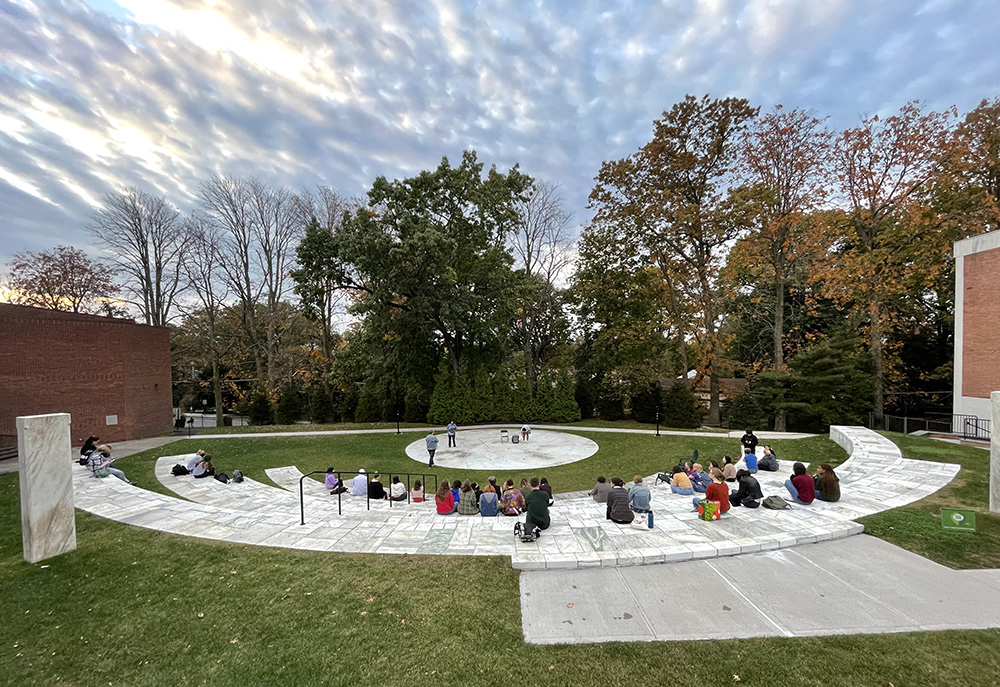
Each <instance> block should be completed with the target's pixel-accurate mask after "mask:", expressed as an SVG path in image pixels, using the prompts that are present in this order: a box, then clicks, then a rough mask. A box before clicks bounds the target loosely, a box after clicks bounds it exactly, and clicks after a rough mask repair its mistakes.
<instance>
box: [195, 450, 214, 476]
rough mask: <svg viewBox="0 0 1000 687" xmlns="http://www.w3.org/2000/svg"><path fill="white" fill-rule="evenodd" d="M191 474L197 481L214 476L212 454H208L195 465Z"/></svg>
mask: <svg viewBox="0 0 1000 687" xmlns="http://www.w3.org/2000/svg"><path fill="white" fill-rule="evenodd" d="M191 474H192V475H194V478H195V479H201V478H203V477H212V476H214V475H215V468H214V467H212V454H211V453H206V454H205V455H203V456H202V457H201V460H199V461H198V462H197V463H195V464H194V469H193V470H191Z"/></svg>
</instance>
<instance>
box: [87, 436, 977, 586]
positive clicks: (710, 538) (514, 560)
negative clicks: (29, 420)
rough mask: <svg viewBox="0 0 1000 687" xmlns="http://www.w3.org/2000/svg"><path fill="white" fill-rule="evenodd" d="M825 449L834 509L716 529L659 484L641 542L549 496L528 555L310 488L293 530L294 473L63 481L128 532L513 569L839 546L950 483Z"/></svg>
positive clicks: (489, 538) (429, 515) (461, 521)
mask: <svg viewBox="0 0 1000 687" xmlns="http://www.w3.org/2000/svg"><path fill="white" fill-rule="evenodd" d="M467 433H468V432H467ZM258 436H259V435H258ZM567 436H575V435H567ZM712 436H718V435H717V434H715V435H712ZM831 438H832V439H833V440H834V441H836V442H837V443H838V444H840V445H841V446H843V447H844V448H845V449H846V450H847V451H848V452H849V453H850V454H851V457H850V458H849V459H848V460H847V461H846V462H845V463H844V464H843V465H842V466H840V467H839V468H838V469H837V472H838V474H839V475H840V477H841V489H842V492H843V498H842V500H841V501H839V502H836V503H824V502H818V501H817V502H815V503H814V504H813V505H810V506H802V507H793V508H792V509H791V510H788V511H769V510H765V509H757V510H754V511H749V510H745V509H734V510H733V511H731V513H730V514H727V515H726V516H725V517H724V518H723V519H722V520H720V521H717V522H703V521H701V520H699V519H698V518H697V517H696V514H695V513H693V512H691V497H689V496H680V495H673V494H671V493H670V490H669V488H668V487H667V486H665V485H662V484H661V485H656V486H652V492H653V507H654V509H655V517H656V522H655V527H654V528H653V529H652V530H642V531H640V530H635V529H632V528H631V527H629V526H622V525H617V524H615V523H612V522H610V521H608V520H606V519H605V517H604V515H605V513H604V510H605V509H604V506H603V504H597V503H595V502H594V501H593V500H592V499H591V498H590V497H589V496H588V495H587V494H586V493H585V492H576V493H565V494H556V501H555V505H554V506H553V508H552V511H551V515H552V525H551V527H550V529H548V530H546V532H545V533H544V535H543V536H542V537H541V538H540V539H539V540H538V541H537V542H534V543H527V544H526V543H521V542H519V541H515V540H514V537H513V536H512V529H513V523H514V519H513V518H505V517H496V518H482V517H479V516H461V515H457V514H453V515H449V516H440V515H437V514H436V513H435V512H434V506H433V503H432V502H430V501H428V502H424V503H422V504H407V503H396V504H391V505H390V503H389V502H374V501H373V502H368V501H367V500H366V499H364V498H362V497H351V496H346V495H345V496H344V497H343V498H342V499H340V502H341V510H342V512H340V513H339V512H338V499H337V498H336V497H332V496H330V495H329V494H328V493H327V492H326V491H325V490H324V489H323V487H322V485H321V484H320V483H318V482H316V481H314V480H311V479H306V480H303V482H302V484H303V486H304V487H305V488H306V489H305V494H304V499H303V505H304V514H305V521H306V524H305V525H301V524H300V518H301V512H300V502H299V497H298V489H299V478H300V477H301V473H300V472H299V471H298V469H297V468H296V467H295V466H286V467H283V468H276V469H270V470H268V471H267V475H268V478H269V480H270V481H271V482H272V483H273V484H263V483H260V482H256V481H254V480H250V479H247V480H246V481H244V482H243V483H241V484H235V483H230V484H223V483H221V482H218V481H216V480H213V479H205V480H195V479H193V478H192V477H189V476H185V477H174V476H173V475H171V474H170V467H171V466H172V465H173V464H174V463H175V462H177V461H178V459H177V457H165V458H161V459H160V460H159V461H158V463H157V466H156V475H157V479H158V480H160V481H161V482H162V483H163V484H164V485H166V486H167V487H168V488H169V489H170V490H171V491H173V492H174V493H175V494H176V498H175V497H171V496H165V495H163V494H158V493H154V492H150V491H147V490H144V489H141V488H139V487H135V486H131V485H128V484H125V483H124V482H121V481H120V480H117V479H94V478H91V477H90V474H89V472H88V471H87V470H86V469H85V468H83V467H79V466H74V468H73V470H74V481H75V501H76V506H77V507H79V508H81V509H83V510H86V511H88V512H91V513H94V514H96V515H99V516H102V517H107V518H110V519H113V520H117V521H119V522H124V523H128V524H132V525H138V526H141V527H148V528H151V529H157V530H161V531H164V532H170V533H173V534H179V535H186V536H195V537H203V538H211V539H219V540H224V541H230V542H237V543H246V544H259V545H264V546H275V547H285V548H293V549H310V550H317V551H343V552H369V553H385V554H439V555H477V556H491V555H500V556H510V558H511V564H512V565H513V566H514V567H515V568H519V569H522V570H539V569H554V568H573V569H576V568H589V567H598V566H603V567H628V566H637V565H647V564H653V563H666V562H680V561H690V560H698V559H708V558H718V557H724V556H733V555H737V554H752V553H757V552H762V551H771V550H776V549H787V548H790V547H795V546H800V545H803V544H809V543H814V542H819V541H826V540H832V539H839V538H843V537H847V536H849V535H852V534H858V533H860V532H861V531H862V530H863V528H862V526H861V525H860V524H858V523H857V522H855V521H854V520H855V519H856V518H858V517H861V516H864V515H868V514H871V513H876V512H879V511H882V510H887V509H890V508H896V507H898V506H902V505H905V504H907V503H911V502H913V501H916V500H919V499H921V498H923V497H925V496H927V495H929V494H931V493H933V492H934V491H936V490H938V489H940V488H941V487H943V486H944V485H946V484H947V483H948V482H949V481H950V480H951V479H952V478H953V477H954V476H955V474H956V473H957V472H958V466H957V465H953V464H948V463H935V462H930V461H916V460H908V459H904V458H902V456H901V455H900V453H899V449H898V448H897V447H896V445H895V444H893V443H892V442H891V441H889V440H888V439H885V438H884V437H882V436H881V435H879V434H877V433H876V432H872V431H871V430H868V429H864V428H860V427H834V428H831ZM790 472H791V465H790V464H788V463H783V464H782V466H781V470H779V471H778V472H776V473H765V472H761V473H758V475H757V477H758V479H759V481H760V482H761V486H762V488H763V490H764V493H765V495H768V494H780V495H785V490H784V487H783V486H782V482H783V481H784V479H785V478H786V477H787V476H788V474H789V473H790ZM650 483H652V478H651V479H650Z"/></svg>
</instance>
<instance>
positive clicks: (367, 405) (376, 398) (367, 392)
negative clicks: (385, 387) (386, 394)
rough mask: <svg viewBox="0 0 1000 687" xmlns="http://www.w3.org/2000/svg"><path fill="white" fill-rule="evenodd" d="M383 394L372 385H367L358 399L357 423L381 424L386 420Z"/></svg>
mask: <svg viewBox="0 0 1000 687" xmlns="http://www.w3.org/2000/svg"><path fill="white" fill-rule="evenodd" d="M383 400H384V399H383V397H382V394H381V393H380V392H379V389H376V388H375V386H374V385H372V384H366V385H365V387H364V388H363V389H362V390H361V395H360V396H359V397H358V407H357V409H355V411H354V421H355V422H381V421H382V420H384V419H385V412H384V410H385V408H384V404H383Z"/></svg>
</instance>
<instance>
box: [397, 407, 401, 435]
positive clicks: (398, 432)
mask: <svg viewBox="0 0 1000 687" xmlns="http://www.w3.org/2000/svg"><path fill="white" fill-rule="evenodd" d="M396 434H402V432H400V431H399V409H398V408H397V409H396Z"/></svg>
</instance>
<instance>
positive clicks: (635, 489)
mask: <svg viewBox="0 0 1000 687" xmlns="http://www.w3.org/2000/svg"><path fill="white" fill-rule="evenodd" d="M632 481H633V482H634V484H633V485H632V488H631V489H629V490H628V506H629V508H631V509H632V512H633V513H643V514H645V513H648V512H650V511H651V510H653V508H652V506H651V505H650V503H649V502H650V499H651V498H652V495H651V494H650V493H649V487H647V486H646V485H645V484H643V483H642V475H636V476H635V479H633V480H632Z"/></svg>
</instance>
